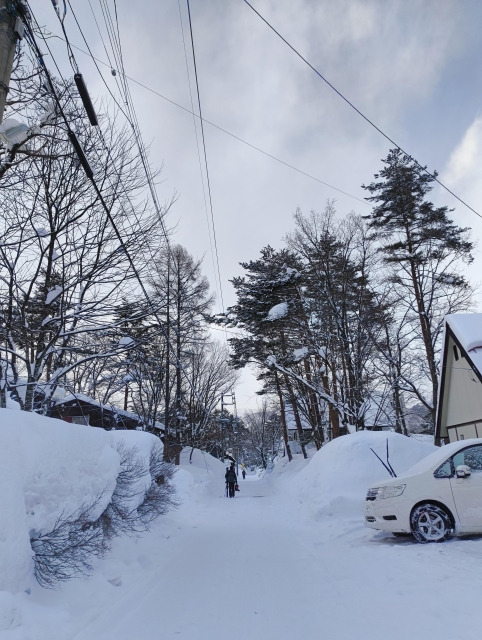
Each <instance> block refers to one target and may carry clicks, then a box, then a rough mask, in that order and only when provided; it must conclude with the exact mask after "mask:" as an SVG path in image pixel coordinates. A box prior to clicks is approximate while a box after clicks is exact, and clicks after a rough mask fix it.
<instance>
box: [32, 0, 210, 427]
mask: <svg viewBox="0 0 482 640" xmlns="http://www.w3.org/2000/svg"><path fill="white" fill-rule="evenodd" d="M28 10H29V14H30V16H32V17H33V18H34V19H35V17H34V14H33V12H32V10H31V8H30V6H29V9H28ZM24 17H25V26H26V35H27V40H28V41H29V43H30V45H31V47H32V49H33V50H34V52H35V55H36V57H37V59H38V62H39V63H40V66H41V67H42V68H43V70H44V73H45V75H46V77H47V80H48V84H49V87H50V91H51V93H52V96H53V97H54V100H55V103H56V105H57V108H58V109H59V112H60V115H61V117H62V119H63V121H64V124H65V126H66V128H67V132H68V135H69V138H70V140H71V142H72V144H73V146H74V148H75V150H76V152H77V154H78V155H79V152H80V155H79V160H81V164H82V166H83V168H84V170H85V173H86V175H87V177H88V178H89V180H90V182H91V183H92V186H93V188H94V190H95V193H96V195H97V197H98V199H99V202H100V203H101V205H102V208H103V209H104V211H105V214H106V216H107V219H108V220H109V223H110V225H111V226H112V229H113V231H114V233H115V235H116V237H117V239H118V241H119V243H120V245H121V247H122V249H123V251H124V252H125V255H126V257H127V259H128V262H129V264H130V267H131V269H132V271H133V273H134V276H135V278H136V280H137V281H138V283H139V286H140V287H141V290H142V293H143V294H144V297H145V299H146V302H147V303H148V305H149V307H150V309H151V312H152V313H153V315H154V316H155V317H156V319H157V321H158V322H159V327H160V328H161V331H162V332H163V333H164V334H165V333H166V332H165V329H164V327H163V322H162V320H161V319H160V318H159V316H158V313H157V309H156V307H155V305H154V303H153V302H152V300H151V298H150V296H149V294H148V292H147V289H146V288H145V286H144V283H143V281H142V278H141V276H140V273H139V271H138V269H137V267H136V265H135V264H134V261H133V259H132V256H131V255H130V253H129V250H128V248H127V246H126V244H125V242H124V239H123V237H122V234H121V233H120V231H119V228H118V227H117V224H116V222H115V221H114V219H113V217H112V214H111V212H110V210H109V207H108V206H107V203H106V202H105V199H104V197H103V195H102V192H101V191H100V189H99V187H98V185H97V183H96V180H95V176H94V174H93V172H92V170H91V169H90V167H89V166H88V162H87V160H86V158H85V156H84V154H83V151H82V149H81V147H80V144H79V143H78V142H77V139H76V136H75V134H74V133H73V132H72V130H71V128H70V124H69V121H68V119H67V116H66V114H65V111H64V109H63V106H62V103H61V101H60V98H59V96H58V95H57V91H56V89H55V86H54V83H53V82H52V79H51V77H50V73H49V71H48V69H47V66H46V64H45V61H44V59H43V55H42V53H41V51H40V48H39V46H38V44H37V41H36V39H35V35H34V33H33V30H32V28H31V26H30V23H29V17H28V16H27V15H25V16H24ZM35 21H36V20H35ZM37 27H38V23H37ZM42 38H43V40H44V43H45V45H46V46H47V49H48V50H49V53H50V55H51V57H52V60H53V61H54V64H55V66H56V67H57V69H58V70H59V67H58V65H57V63H56V61H55V58H54V56H53V55H52V52H51V51H50V48H49V46H48V43H47V41H46V39H45V37H44V36H43V35H42ZM59 73H60V70H59ZM69 98H70V99H72V98H71V96H70V95H69ZM102 138H103V136H102ZM75 143H76V144H75ZM104 143H105V141H104ZM81 156H84V157H83V159H84V160H85V163H86V165H87V166H85V165H84V163H83V162H82V158H81ZM167 346H168V348H170V349H171V350H172V351H174V348H173V347H172V346H171V345H170V343H169V339H167ZM174 353H175V351H174ZM175 357H176V360H178V358H177V354H176V353H175ZM179 367H180V369H181V371H182V372H183V375H184V377H185V379H186V380H187V382H188V385H189V386H190V387H191V390H192V392H193V394H194V396H195V397H196V398H197V400H198V401H199V403H200V404H201V406H202V407H204V411H205V414H206V419H208V418H209V416H210V414H211V410H209V409H208V408H207V407H206V406H205V404H204V402H203V401H202V399H201V398H200V397H199V394H198V393H197V391H196V389H194V387H193V385H192V383H191V380H190V379H189V376H188V375H187V373H186V371H185V370H184V366H183V365H182V363H181V362H180V361H179Z"/></svg>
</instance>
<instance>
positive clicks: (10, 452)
mask: <svg viewBox="0 0 482 640" xmlns="http://www.w3.org/2000/svg"><path fill="white" fill-rule="evenodd" d="M160 475H165V476H166V478H165V480H166V482H165V483H164V484H158V483H156V479H157V478H158V477H159V476H160ZM170 475H172V471H171V468H170V466H166V465H165V464H164V463H163V462H162V443H161V442H160V440H159V439H158V438H156V437H155V436H153V435H150V434H147V433H143V432H138V431H129V432H128V431H109V432H108V431H104V430H102V429H97V428H94V427H88V426H84V425H76V424H69V423H66V422H63V421H61V420H56V419H52V418H45V417H42V416H39V415H37V414H34V413H26V412H23V411H12V410H9V409H0V591H2V590H4V591H11V592H14V593H15V592H17V591H21V590H24V589H27V588H28V587H29V586H30V584H31V582H32V578H33V576H34V574H35V572H36V573H37V578H38V577H39V569H40V571H42V563H41V562H40V563H39V558H40V557H41V556H42V554H43V562H47V563H48V562H50V558H49V553H50V554H52V553H54V552H55V553H58V552H59V550H60V551H61V547H62V544H63V545H64V547H65V543H66V541H67V540H68V539H74V537H75V536H77V538H78V540H77V541H78V543H79V549H81V545H82V540H81V539H80V538H79V535H80V536H82V535H84V533H86V534H88V533H89V531H90V542H89V543H90V544H94V542H95V544H97V547H96V549H97V552H98V553H97V555H102V553H104V552H105V551H106V550H107V549H108V547H109V540H110V539H111V538H112V537H113V536H114V535H117V534H118V533H122V532H123V531H122V530H124V531H139V530H141V529H143V528H146V527H147V526H148V523H149V521H150V520H152V519H153V518H154V517H155V516H156V515H159V513H162V512H163V511H164V510H165V508H166V507H167V506H168V505H169V503H170V502H172V500H171V486H170V484H169V478H170ZM161 503H162V504H161ZM121 523H123V526H120V524H121ZM94 534H95V536H97V538H95V536H94ZM94 538H95V540H94ZM55 545H57V546H55ZM59 545H60V546H59ZM94 546H95V545H94ZM32 547H33V549H35V553H36V554H37V562H35V561H34V553H33V550H32ZM96 549H93V551H94V555H96V553H95V551H96ZM52 550H54V551H52ZM87 551H88V549H87ZM80 555H81V556H82V550H81V552H80ZM84 555H85V554H84ZM61 560H62V559H61ZM78 560H79V557H77V561H78ZM84 560H86V563H84V564H83V565H82V562H83V561H84ZM57 561H58V558H57ZM72 561H73V562H74V565H73V568H72V567H71V568H70V569H69V570H67V572H66V574H65V576H66V577H70V576H71V575H73V574H75V573H79V572H82V568H84V569H85V568H88V566H89V562H88V557H87V556H86V557H83V560H82V559H81V561H80V565H78V566H76V565H75V561H76V560H75V558H74V560H72ZM44 569H45V567H44ZM47 574H48V572H47ZM61 576H62V574H59V576H58V577H60V579H62V577H61ZM44 577H45V575H44ZM51 577H52V576H51ZM53 581H54V582H55V575H54V576H53ZM44 582H45V580H44ZM47 583H48V581H47Z"/></svg>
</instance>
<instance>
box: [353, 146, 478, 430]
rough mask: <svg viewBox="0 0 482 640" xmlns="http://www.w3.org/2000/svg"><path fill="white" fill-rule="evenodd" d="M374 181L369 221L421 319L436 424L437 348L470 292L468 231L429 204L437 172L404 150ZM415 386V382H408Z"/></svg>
mask: <svg viewBox="0 0 482 640" xmlns="http://www.w3.org/2000/svg"><path fill="white" fill-rule="evenodd" d="M383 163H384V167H383V169H382V170H381V171H380V172H379V173H378V174H376V175H375V180H376V181H375V182H372V183H371V184H369V185H367V186H365V185H363V188H364V189H366V190H367V191H369V192H370V194H371V196H370V197H368V198H367V200H368V201H369V202H373V203H375V207H374V209H373V211H372V213H371V214H370V215H369V216H366V218H367V219H368V220H369V227H370V229H371V230H372V231H374V232H375V235H376V237H377V238H378V240H379V241H380V244H381V246H380V251H381V253H382V255H383V258H384V261H385V262H386V264H387V265H390V266H391V267H392V270H391V280H392V282H393V283H394V284H395V286H397V287H399V288H400V289H403V290H405V292H406V294H408V300H407V301H408V302H409V304H411V306H412V309H413V311H414V313H415V314H416V316H417V323H418V326H419V333H420V337H421V340H422V342H423V348H424V352H425V358H426V364H427V368H428V377H429V384H430V391H431V393H430V395H431V401H430V402H427V403H426V406H427V407H428V408H429V410H430V414H431V420H432V422H433V423H434V422H435V415H436V411H437V397H438V387H439V379H438V370H437V348H438V346H437V345H438V341H439V338H440V332H441V326H442V320H443V316H444V315H445V314H446V313H454V312H455V311H460V310H465V309H466V308H467V306H468V304H469V302H470V294H471V290H470V287H469V285H468V283H467V281H466V279H465V278H464V277H463V276H462V275H460V270H459V268H458V265H459V263H460V261H465V262H466V263H469V262H471V260H472V256H471V250H472V248H473V244H472V242H471V241H470V238H469V233H468V232H469V229H463V228H460V227H457V226H456V225H455V224H454V223H453V222H452V220H450V218H449V215H448V214H449V213H450V210H449V209H448V207H446V206H443V207H436V206H435V205H434V204H433V203H432V202H430V201H429V200H427V198H426V196H427V194H428V193H429V192H430V191H431V190H432V187H433V182H434V180H435V178H436V177H437V173H434V174H433V175H430V174H429V173H427V172H426V171H425V170H424V169H422V168H421V167H420V166H419V165H417V164H416V163H415V162H414V161H413V160H412V158H410V157H409V156H407V155H405V154H404V153H403V152H402V151H401V150H400V149H392V150H390V152H389V154H388V156H387V158H386V159H385V160H384V161H383ZM407 383H408V385H409V386H410V381H407Z"/></svg>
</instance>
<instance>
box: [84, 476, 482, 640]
mask: <svg viewBox="0 0 482 640" xmlns="http://www.w3.org/2000/svg"><path fill="white" fill-rule="evenodd" d="M271 486H272V485H271V484H269V483H267V482H265V481H259V482H248V481H246V482H241V492H240V494H238V495H237V497H236V498H235V499H234V500H229V499H225V498H221V497H210V498H208V499H206V501H201V502H199V503H196V504H195V505H190V507H189V509H185V510H184V509H183V508H181V509H180V510H179V511H178V512H177V514H176V521H177V527H179V528H178V529H177V530H175V531H173V535H171V536H170V537H169V538H167V539H166V538H163V539H162V541H160V542H161V544H160V547H159V551H161V550H162V553H156V554H155V556H154V558H153V560H152V563H151V562H150V560H149V558H147V557H146V558H145V559H144V562H145V565H146V567H145V568H146V569H147V571H146V575H145V576H144V578H142V579H140V580H139V581H138V582H137V583H135V584H132V585H131V586H129V585H128V584H126V585H125V587H124V588H123V587H121V588H120V589H118V591H119V593H118V598H116V599H115V601H113V602H110V603H109V605H108V606H107V607H106V608H105V610H103V611H102V613H100V614H99V615H96V616H95V617H94V618H93V619H92V620H91V621H90V622H89V624H87V626H85V628H84V629H83V630H82V631H81V632H79V633H77V634H75V635H74V636H73V637H74V638H75V639H76V640H92V638H96V639H98V640H127V639H129V640H131V639H132V638H136V640H153V639H154V638H159V637H162V638H166V639H167V638H177V637H180V638H185V639H186V640H200V639H203V640H204V639H206V640H218V639H219V640H221V639H222V640H224V639H225V638H226V637H229V636H232V635H233V634H236V636H239V635H240V634H241V635H242V636H244V637H246V638H249V639H250V640H262V639H265V638H276V639H277V640H284V639H286V640H288V639H292V638H297V637H302V638H304V639H306V640H311V639H313V640H315V639H318V638H319V637H327V638H334V639H336V640H355V639H357V640H365V639H366V640H369V639H370V640H382V639H386V638H388V637H389V638H390V639H391V640H406V639H407V638H412V639H415V640H416V639H418V638H420V639H422V638H426V637H450V638H454V639H459V638H460V639H461V638H464V637H466V636H467V637H468V636H469V635H472V634H473V633H474V630H475V629H477V628H478V626H479V621H480V614H479V611H478V607H477V603H478V600H479V596H478V592H479V587H480V584H481V579H480V560H481V559H482V544H481V542H480V541H479V540H464V541H457V540H454V541H451V542H449V543H446V544H443V545H426V546H421V545H417V544H414V543H413V542H411V541H409V540H402V541H400V540H397V539H395V538H393V537H391V536H389V535H385V534H383V535H377V534H374V533H373V532H372V531H368V530H365V529H364V528H363V527H362V525H361V519H360V522H359V523H351V525H347V524H345V525H344V526H343V525H342V526H340V523H339V522H337V521H335V522H333V523H330V522H326V523H322V524H317V525H312V526H309V524H308V522H307V521H306V520H305V519H304V517H303V516H302V515H301V514H300V513H297V510H296V509H295V508H293V504H291V503H290V501H288V500H287V499H286V498H285V496H284V495H283V493H277V492H276V491H273V490H272V488H271ZM150 544H151V545H152V544H153V541H152V540H151V541H150ZM140 546H142V544H141V543H140ZM156 556H158V557H157V558H156ZM138 561H139V559H138ZM154 565H156V566H154Z"/></svg>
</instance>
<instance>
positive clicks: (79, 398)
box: [55, 393, 164, 431]
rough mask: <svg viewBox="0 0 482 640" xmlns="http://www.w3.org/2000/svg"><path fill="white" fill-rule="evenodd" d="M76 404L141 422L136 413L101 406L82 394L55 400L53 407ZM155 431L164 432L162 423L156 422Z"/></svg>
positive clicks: (96, 401) (105, 405)
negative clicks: (86, 405) (82, 404)
mask: <svg viewBox="0 0 482 640" xmlns="http://www.w3.org/2000/svg"><path fill="white" fill-rule="evenodd" d="M78 402H83V403H85V404H89V405H91V406H93V407H97V408H99V409H101V410H103V411H107V412H109V413H114V414H117V415H118V416H121V417H124V418H127V419H129V420H134V421H136V422H141V417H140V416H139V415H138V414H137V413H132V412H130V411H124V410H123V409H118V408H117V407H114V406H113V405H107V404H102V402H99V401H98V400H94V398H89V396H86V395H84V394H83V393H76V394H75V395H73V394H69V395H67V396H65V398H62V399H61V400H57V401H56V403H55V406H56V407H58V406H61V405H66V404H70V403H72V404H75V403H78ZM154 428H155V429H159V430H161V431H163V430H164V424H163V423H162V422H158V421H157V420H156V423H155V425H154Z"/></svg>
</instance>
